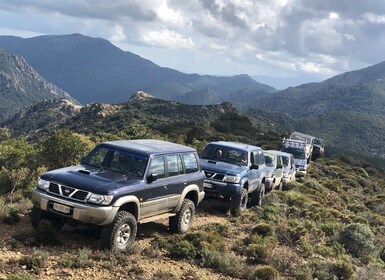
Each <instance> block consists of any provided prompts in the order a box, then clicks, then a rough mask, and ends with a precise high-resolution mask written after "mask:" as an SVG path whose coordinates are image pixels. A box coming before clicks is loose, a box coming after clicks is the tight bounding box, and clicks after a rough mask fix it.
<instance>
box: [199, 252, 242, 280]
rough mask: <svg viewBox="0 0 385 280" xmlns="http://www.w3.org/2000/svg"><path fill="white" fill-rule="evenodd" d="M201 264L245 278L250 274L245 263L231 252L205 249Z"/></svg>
mask: <svg viewBox="0 0 385 280" xmlns="http://www.w3.org/2000/svg"><path fill="white" fill-rule="evenodd" d="M201 264H202V265H203V266H204V267H208V268H212V269H215V270H216V271H218V272H220V273H223V274H225V275H228V276H231V277H236V278H245V277H246V276H247V274H248V271H247V269H246V265H245V263H243V262H242V260H241V259H240V258H239V257H237V256H235V255H232V254H229V253H223V252H218V251H210V250H204V251H203V255H202V263H201Z"/></svg>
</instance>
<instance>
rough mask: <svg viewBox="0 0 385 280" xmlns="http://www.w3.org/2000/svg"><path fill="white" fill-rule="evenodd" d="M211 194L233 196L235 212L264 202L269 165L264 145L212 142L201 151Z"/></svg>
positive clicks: (206, 182)
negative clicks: (263, 148)
mask: <svg viewBox="0 0 385 280" xmlns="http://www.w3.org/2000/svg"><path fill="white" fill-rule="evenodd" d="M200 159H201V165H202V169H203V171H204V172H205V175H206V179H205V184H204V190H205V193H206V195H207V196H216V197H222V198H225V199H228V200H230V201H231V202H232V203H231V211H232V212H233V213H236V212H240V211H244V210H245V209H246V208H247V205H248V204H249V205H250V206H255V205H261V202H262V198H263V196H264V194H265V177H266V166H265V158H264V155H263V152H262V149H261V148H260V147H256V146H252V145H248V144H243V143H236V142H224V141H219V142H211V143H209V144H208V145H207V146H206V147H205V148H204V150H203V151H202V153H201V154H200Z"/></svg>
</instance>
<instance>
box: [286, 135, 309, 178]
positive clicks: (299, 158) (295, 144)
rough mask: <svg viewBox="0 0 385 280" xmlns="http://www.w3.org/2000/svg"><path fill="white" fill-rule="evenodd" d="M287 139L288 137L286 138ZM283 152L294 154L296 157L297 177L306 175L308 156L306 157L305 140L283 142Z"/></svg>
mask: <svg viewBox="0 0 385 280" xmlns="http://www.w3.org/2000/svg"><path fill="white" fill-rule="evenodd" d="M286 140H287V139H286ZM281 152H285V153H289V154H292V155H293V157H294V164H295V169H296V173H295V176H296V177H304V176H306V171H307V166H308V158H307V157H306V146H305V143H304V142H303V141H298V140H290V139H289V140H287V141H284V142H283V145H282V148H281Z"/></svg>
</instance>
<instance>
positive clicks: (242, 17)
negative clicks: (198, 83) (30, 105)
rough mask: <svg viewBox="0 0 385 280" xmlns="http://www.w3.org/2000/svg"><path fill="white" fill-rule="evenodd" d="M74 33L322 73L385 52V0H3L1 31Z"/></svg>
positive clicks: (212, 68) (232, 63)
mask: <svg viewBox="0 0 385 280" xmlns="http://www.w3.org/2000/svg"><path fill="white" fill-rule="evenodd" d="M71 33H81V34H84V35H88V36H92V37H101V38H104V39H107V40H109V41H111V42H112V43H113V44H114V45H116V46H118V47H119V48H121V49H123V50H127V51H131V52H133V53H136V54H138V55H140V56H142V57H144V58H147V59H150V60H152V61H153V62H155V63H157V64H159V65H160V66H166V67H170V68H174V69H177V70H180V71H182V72H185V73H199V74H212V75H234V74H242V73H246V74H249V75H250V76H257V75H265V76H271V77H279V78H293V81H294V80H295V79H294V77H298V76H300V77H303V79H314V80H320V79H324V78H327V77H331V76H333V75H336V74H339V73H342V72H346V71H350V70H356V69H360V68H363V67H366V66H369V65H373V64H376V63H379V62H382V61H384V60H385V1H383V0H366V1H363V0H58V1H56V0H12V1H10V0H0V35H16V36H21V37H32V36H37V35H43V34H44V35H45V34H52V35H60V34H71Z"/></svg>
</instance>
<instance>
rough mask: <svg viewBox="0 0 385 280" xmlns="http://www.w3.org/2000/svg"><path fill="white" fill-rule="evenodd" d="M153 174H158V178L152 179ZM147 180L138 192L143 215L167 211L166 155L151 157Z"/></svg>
mask: <svg viewBox="0 0 385 280" xmlns="http://www.w3.org/2000/svg"><path fill="white" fill-rule="evenodd" d="M151 175H152V176H155V175H156V177H157V178H156V180H154V181H152V180H151V179H150V176H151ZM145 182H146V183H145V185H144V187H143V188H142V189H141V190H140V191H139V193H138V194H137V197H138V198H139V201H140V206H141V216H142V217H143V216H150V215H153V214H156V213H161V212H165V211H167V209H168V208H167V193H166V190H167V187H168V185H167V183H168V180H167V178H166V168H165V158H164V156H155V157H153V158H152V159H151V161H150V163H149V168H148V171H147V173H146V178H145Z"/></svg>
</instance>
